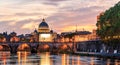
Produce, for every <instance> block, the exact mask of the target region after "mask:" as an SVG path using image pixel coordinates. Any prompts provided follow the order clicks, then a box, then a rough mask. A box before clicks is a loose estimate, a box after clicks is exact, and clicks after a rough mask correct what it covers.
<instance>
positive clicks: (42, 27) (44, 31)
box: [38, 19, 57, 42]
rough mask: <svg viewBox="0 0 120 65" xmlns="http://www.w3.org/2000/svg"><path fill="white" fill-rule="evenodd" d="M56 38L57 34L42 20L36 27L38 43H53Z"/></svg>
mask: <svg viewBox="0 0 120 65" xmlns="http://www.w3.org/2000/svg"><path fill="white" fill-rule="evenodd" d="M56 38H57V33H56V32H53V30H50V29H49V25H48V24H47V23H46V22H45V19H43V20H42V22H41V23H40V24H39V27H38V42H54V41H55V39H56Z"/></svg>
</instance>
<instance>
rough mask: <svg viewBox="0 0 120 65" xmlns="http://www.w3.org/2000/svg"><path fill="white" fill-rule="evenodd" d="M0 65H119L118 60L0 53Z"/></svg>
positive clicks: (63, 55) (119, 61)
mask: <svg viewBox="0 0 120 65" xmlns="http://www.w3.org/2000/svg"><path fill="white" fill-rule="evenodd" d="M0 65H120V60H116V59H105V58H96V57H87V56H75V55H68V54H59V55H51V54H50V53H49V52H46V53H38V54H30V53H29V52H18V53H17V54H16V55H10V53H9V52H0Z"/></svg>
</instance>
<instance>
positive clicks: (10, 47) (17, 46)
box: [0, 42, 74, 54]
mask: <svg viewBox="0 0 120 65" xmlns="http://www.w3.org/2000/svg"><path fill="white" fill-rule="evenodd" d="M73 47H74V46H73V43H50V42H46V43H45V42H44V43H43V42H40V43H0V51H10V53H12V54H13V53H14V54H15V53H17V51H28V50H29V51H30V52H31V53H37V51H42V50H45V49H48V50H49V51H50V52H54V51H57V52H59V51H60V50H69V51H73Z"/></svg>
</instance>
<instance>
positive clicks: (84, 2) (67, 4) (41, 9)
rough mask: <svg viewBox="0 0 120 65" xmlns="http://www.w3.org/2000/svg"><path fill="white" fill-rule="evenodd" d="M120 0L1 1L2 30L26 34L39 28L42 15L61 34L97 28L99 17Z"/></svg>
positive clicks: (0, 29) (0, 20) (0, 23)
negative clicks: (97, 17) (76, 29)
mask: <svg viewBox="0 0 120 65" xmlns="http://www.w3.org/2000/svg"><path fill="white" fill-rule="evenodd" d="M118 1H119V0H0V32H1V33H2V32H4V31H7V32H8V33H10V32H12V31H15V32H17V33H18V34H26V33H31V32H33V31H34V29H35V28H38V25H39V23H40V22H41V20H42V18H45V19H46V22H47V23H48V24H49V26H50V29H53V30H54V31H56V32H58V33H60V32H65V31H66V32H67V31H74V30H75V28H76V25H77V28H78V30H82V29H83V28H84V29H85V30H88V31H91V30H92V29H96V26H95V24H96V20H97V19H96V16H97V15H99V13H100V12H104V11H105V10H106V9H109V8H110V7H112V6H114V4H116V3H117V2H118Z"/></svg>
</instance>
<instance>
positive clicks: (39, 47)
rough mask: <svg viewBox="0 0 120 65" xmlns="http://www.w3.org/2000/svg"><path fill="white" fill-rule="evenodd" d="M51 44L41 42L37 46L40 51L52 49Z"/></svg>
mask: <svg viewBox="0 0 120 65" xmlns="http://www.w3.org/2000/svg"><path fill="white" fill-rule="evenodd" d="M50 48H51V46H50V45H49V44H40V45H38V47H37V51H38V52H43V51H50Z"/></svg>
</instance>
